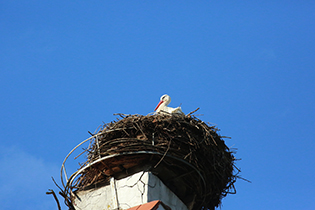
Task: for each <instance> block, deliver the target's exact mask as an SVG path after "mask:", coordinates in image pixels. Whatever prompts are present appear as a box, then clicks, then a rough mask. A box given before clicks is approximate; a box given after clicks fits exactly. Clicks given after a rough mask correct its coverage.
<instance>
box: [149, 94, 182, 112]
mask: <svg viewBox="0 0 315 210" xmlns="http://www.w3.org/2000/svg"><path fill="white" fill-rule="evenodd" d="M170 102H171V97H170V96H169V95H167V94H164V95H162V96H161V99H160V102H159V103H158V105H157V106H156V107H155V109H154V111H155V112H156V113H163V112H164V113H169V114H181V115H185V114H184V113H183V112H182V109H181V108H180V107H177V108H172V107H168V106H167V105H169V103H170Z"/></svg>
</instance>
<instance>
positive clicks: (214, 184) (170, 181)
mask: <svg viewBox="0 0 315 210" xmlns="http://www.w3.org/2000/svg"><path fill="white" fill-rule="evenodd" d="M120 116H121V117H122V119H118V121H116V122H115V121H114V122H111V123H109V124H105V125H104V126H103V128H102V129H100V131H98V133H97V134H98V137H97V139H95V141H94V143H93V146H92V147H91V149H89V150H88V160H87V162H86V163H85V164H83V166H85V165H87V164H89V163H91V162H93V161H96V160H98V159H100V158H103V157H106V156H110V155H115V154H117V155H118V156H116V157H115V158H111V159H108V160H106V161H105V160H104V161H101V162H100V163H98V164H94V165H93V166H92V167H89V168H88V169H86V170H84V171H83V172H82V174H81V176H80V177H79V178H78V180H77V182H76V184H75V185H76V186H75V188H77V189H78V190H83V189H86V188H89V187H95V186H97V185H98V184H100V183H105V182H107V181H108V178H109V177H111V176H117V174H119V173H123V172H124V173H128V174H129V173H130V171H131V169H132V168H135V166H139V165H145V164H149V165H151V167H150V168H149V169H148V170H150V171H152V172H155V173H156V174H157V176H159V177H160V178H161V180H162V181H163V182H164V183H165V184H166V185H167V186H168V187H169V188H170V189H171V190H173V191H174V192H175V193H176V194H177V195H178V197H179V198H180V199H182V200H183V202H184V203H186V204H187V205H188V203H189V202H190V203H192V204H191V205H193V208H192V209H202V208H203V209H214V207H216V206H218V205H219V204H220V203H221V199H222V198H223V197H224V196H226V195H227V193H233V192H234V190H235V189H234V182H235V181H236V178H237V174H235V172H236V173H237V172H238V170H237V168H236V167H235V165H234V161H235V158H234V156H233V153H232V152H231V151H230V150H229V148H228V147H227V146H226V145H225V142H224V140H223V137H222V136H220V135H219V134H218V129H217V128H216V127H215V126H211V125H209V124H206V123H204V122H203V121H201V120H199V119H198V118H196V117H194V116H191V115H186V116H185V115H174V114H173V115H167V114H156V115H148V116H142V115H121V114H120ZM100 134H101V135H100ZM139 151H147V152H148V154H138V153H137V152H139ZM133 152H134V153H133ZM150 152H151V153H150ZM130 153H131V154H133V155H130ZM152 153H154V154H152ZM127 154H128V155H127ZM179 160H181V161H179ZM185 163H187V164H185ZM83 166H82V167H83ZM159 168H160V169H159ZM234 169H235V170H236V171H235V170H234ZM128 170H129V171H128Z"/></svg>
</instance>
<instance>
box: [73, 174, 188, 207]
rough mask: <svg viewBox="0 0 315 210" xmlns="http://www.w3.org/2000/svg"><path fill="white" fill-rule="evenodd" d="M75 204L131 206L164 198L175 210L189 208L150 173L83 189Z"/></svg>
mask: <svg viewBox="0 0 315 210" xmlns="http://www.w3.org/2000/svg"><path fill="white" fill-rule="evenodd" d="M77 194H78V197H79V199H78V198H76V199H75V201H74V205H75V208H76V209H77V210H113V209H115V208H117V202H118V206H119V208H120V209H128V208H131V207H134V206H137V205H140V204H144V203H147V202H150V201H154V200H161V201H162V202H163V203H164V204H166V205H168V206H169V207H170V208H171V209H172V210H188V209H187V207H186V206H185V204H184V203H183V202H182V201H181V200H180V199H179V198H178V197H177V196H176V195H175V194H174V193H173V192H172V191H170V190H169V189H168V188H167V187H166V186H165V185H164V184H163V182H162V181H161V180H160V179H159V178H158V177H157V176H155V175H153V174H152V173H150V172H139V173H136V174H134V175H132V176H129V177H126V178H124V179H121V180H115V182H114V180H113V179H112V180H111V185H109V186H104V187H102V188H99V189H95V190H89V191H81V192H79V193H77Z"/></svg>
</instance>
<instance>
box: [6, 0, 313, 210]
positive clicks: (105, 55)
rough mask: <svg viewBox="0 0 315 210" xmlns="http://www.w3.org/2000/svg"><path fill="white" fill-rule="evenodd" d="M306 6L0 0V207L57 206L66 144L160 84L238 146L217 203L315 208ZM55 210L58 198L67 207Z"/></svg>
mask: <svg viewBox="0 0 315 210" xmlns="http://www.w3.org/2000/svg"><path fill="white" fill-rule="evenodd" d="M314 11H315V3H314V1H310V0H303V1H297V0H295V1H294V0H292V1H280V0H279V1H278V0H275V1H266V0H257V1H247V0H245V1H238V2H235V1H233V2H232V1H218V0H215V1H214V0H213V1H210V0H207V1H206V0H200V1H176V0H175V1H165V0H161V1H143V0H142V1H126V0H125V1H119V0H116V1H112V0H106V1H98V0H95V1H59V0H56V1H42V0H41V1H39V0H37V1H36V0H30V1H21V0H17V1H1V2H0V78H1V83H0V97H1V103H0V119H1V120H0V139H1V140H0V164H1V173H0V189H1V191H0V203H1V209H8V210H13V209H25V210H33V209H41V210H53V209H57V207H56V204H55V202H54V200H53V197H52V196H47V195H45V192H46V191H47V190H48V189H49V188H52V189H54V190H56V191H57V188H56V187H55V186H54V184H53V182H52V181H51V178H50V177H51V176H54V177H55V179H56V180H57V181H59V171H60V166H61V163H62V161H63V159H64V157H65V156H66V155H67V154H68V152H69V151H70V150H71V149H72V148H73V147H74V146H75V145H77V144H78V143H79V142H80V141H82V140H84V139H86V138H87V137H89V134H88V131H91V132H93V131H94V130H95V129H96V128H97V127H98V126H99V125H100V124H102V122H110V121H112V120H114V119H115V116H113V115H112V114H113V113H127V114H136V113H138V114H142V115H146V114H148V113H150V112H152V111H153V109H154V108H155V106H156V104H157V103H158V101H159V98H160V96H161V95H162V94H164V93H168V94H169V95H170V96H171V97H172V102H171V104H170V106H172V107H176V106H179V105H180V104H181V106H182V109H183V111H184V112H185V113H188V112H190V111H193V110H195V109H196V108H198V107H200V110H199V111H198V112H197V113H196V114H203V116H200V118H201V119H202V120H204V121H207V122H211V123H213V124H216V125H217V126H218V128H220V129H221V131H220V133H221V135H225V136H230V137H232V139H231V140H227V142H226V143H227V145H228V146H229V147H233V148H238V151H237V154H236V157H237V158H241V159H242V160H241V161H238V162H237V166H238V167H239V168H240V169H241V170H242V173H241V175H242V176H243V177H244V178H246V179H249V180H251V181H252V183H247V182H245V181H242V180H239V181H237V183H236V189H237V194H236V195H228V196H227V197H226V198H225V199H224V200H223V205H222V207H221V209H222V210H229V209H233V210H246V209H248V210H252V209H255V210H260V209H261V210H265V209H270V210H281V209H285V210H287V209H303V210H313V209H315V199H314V198H315V192H314V188H315V184H314V177H315V168H314V166H315V158H314V151H315V144H314V136H315V130H314V127H315V113H314V111H315V110H314V103H315V85H314V81H315V71H314V66H315V12H314ZM64 209H65V208H64Z"/></svg>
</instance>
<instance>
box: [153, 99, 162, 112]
mask: <svg viewBox="0 0 315 210" xmlns="http://www.w3.org/2000/svg"><path fill="white" fill-rule="evenodd" d="M163 102H164V101H160V102H159V104H158V105H157V106H156V107H155V109H154V111H156V110H157V109H158V108H159V106H160V105H161V104H162V103H163Z"/></svg>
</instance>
